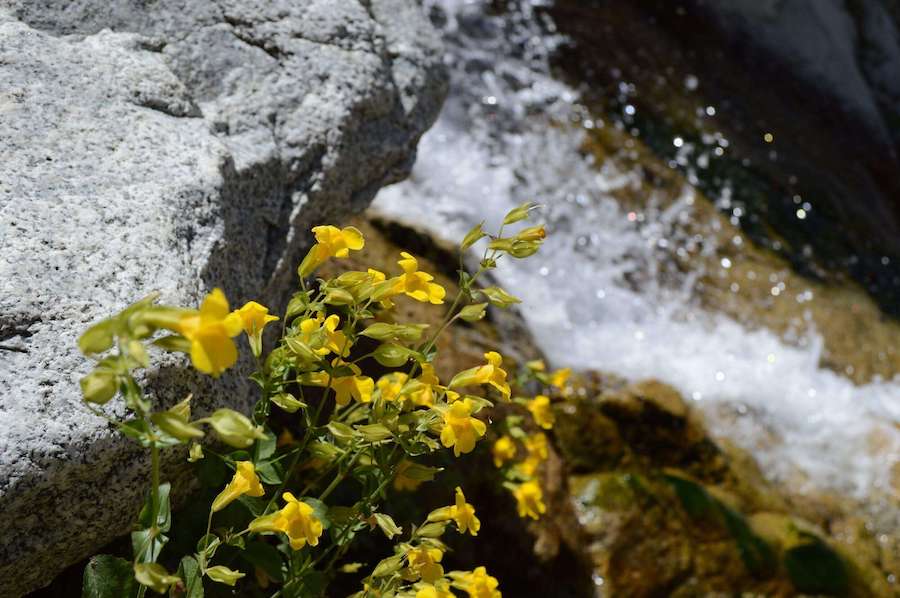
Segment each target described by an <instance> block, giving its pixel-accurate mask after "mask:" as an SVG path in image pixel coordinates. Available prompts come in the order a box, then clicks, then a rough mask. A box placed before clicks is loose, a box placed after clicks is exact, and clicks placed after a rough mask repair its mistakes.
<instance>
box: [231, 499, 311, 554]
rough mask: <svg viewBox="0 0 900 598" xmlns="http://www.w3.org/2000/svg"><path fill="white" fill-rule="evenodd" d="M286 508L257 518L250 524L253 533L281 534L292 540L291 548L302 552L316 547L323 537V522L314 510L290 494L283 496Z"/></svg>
mask: <svg viewBox="0 0 900 598" xmlns="http://www.w3.org/2000/svg"><path fill="white" fill-rule="evenodd" d="M282 498H283V499H284V501H285V503H286V504H285V506H284V507H282V508H281V509H280V510H279V511H276V512H274V513H272V514H270V515H263V516H262V517H257V518H256V519H254V520H253V521H251V522H250V526H249V528H250V531H251V532H257V533H258V532H281V533H283V534H286V535H287V537H288V540H290V543H291V548H293V549H294V550H300V549H301V548H303V547H304V546H306V545H307V544H309V545H310V546H316V545H318V543H319V536H321V535H322V522H321V521H319V518H318V517H316V515H315V513H314V509H313V508H312V507H311V506H309V505H308V504H306V503H305V502H303V501H302V500H298V499H296V498H295V497H294V495H293V494H291V493H290V492H285V493H284V494H282Z"/></svg>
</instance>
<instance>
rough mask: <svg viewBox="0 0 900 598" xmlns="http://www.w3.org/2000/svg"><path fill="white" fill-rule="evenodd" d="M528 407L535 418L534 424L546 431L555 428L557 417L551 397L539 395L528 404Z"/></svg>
mask: <svg viewBox="0 0 900 598" xmlns="http://www.w3.org/2000/svg"><path fill="white" fill-rule="evenodd" d="M527 407H528V411H530V412H531V416H532V417H533V418H534V423H536V424H537V425H539V426H540V427H542V428H544V429H545V430H549V429H551V428H553V423H554V422H555V421H556V417H555V416H554V415H553V408H552V407H551V406H550V397H548V396H546V395H538V396H536V397H534V399H532V400H531V401H529V402H528V405H527Z"/></svg>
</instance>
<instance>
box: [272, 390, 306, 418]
mask: <svg viewBox="0 0 900 598" xmlns="http://www.w3.org/2000/svg"><path fill="white" fill-rule="evenodd" d="M269 400H270V401H272V403H274V404H275V405H277V406H278V407H279V408H280V409H282V410H283V411H286V412H288V413H295V412H296V411H297V410H298V409H301V408H303V407H306V403H304V402H303V401H301V400H300V399H298V398H297V397H295V396H294V395H292V394H290V393H287V392H280V393H278V394H275V395H272V397H271V398H270V399H269Z"/></svg>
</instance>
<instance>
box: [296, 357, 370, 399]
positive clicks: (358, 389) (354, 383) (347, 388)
mask: <svg viewBox="0 0 900 598" xmlns="http://www.w3.org/2000/svg"><path fill="white" fill-rule="evenodd" d="M333 365H334V367H339V366H347V367H349V368H350V370H351V371H352V374H351V375H349V376H333V377H329V375H328V373H327V372H312V373H309V374H304V375H303V376H302V377H301V381H302V383H303V384H309V385H310V386H321V387H323V388H325V387H327V386H329V378H330V380H331V385H330V386H331V388H332V389H333V390H334V400H335V402H337V404H338V405H340V406H341V407H343V406H344V405H346V404H347V403H349V402H350V399H351V398H353V399H355V400H357V401H359V402H360V403H368V402H369V401H371V400H372V393H373V392H375V381H374V380H372V379H371V378H369V377H368V376H362V375H361V374H362V370H360V369H359V366H358V365H356V364H355V363H341V362H340V361H339V360H338V359H335V361H334V363H333Z"/></svg>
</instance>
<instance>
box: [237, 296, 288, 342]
mask: <svg viewBox="0 0 900 598" xmlns="http://www.w3.org/2000/svg"><path fill="white" fill-rule="evenodd" d="M234 313H236V314H237V315H238V316H240V318H241V322H242V324H243V327H244V332H246V333H247V336H253V335H256V334H260V333H262V330H263V328H265V327H266V324H268V323H269V322H276V321H278V316H271V315H269V308H268V307H266V306H264V305H260V304H259V303H257V302H256V301H248V302H247V303H245V304H244V306H243V307H242V308H240V309H238V310H235V312H234Z"/></svg>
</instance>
